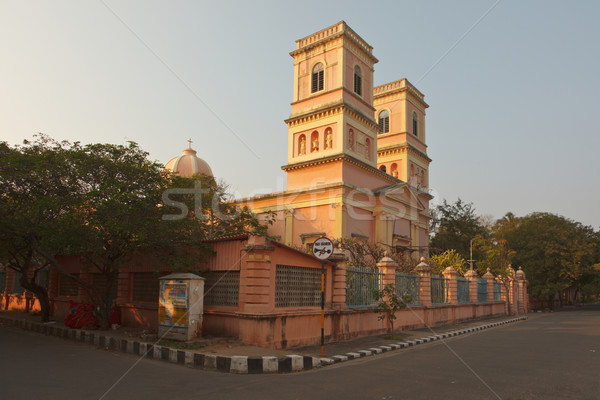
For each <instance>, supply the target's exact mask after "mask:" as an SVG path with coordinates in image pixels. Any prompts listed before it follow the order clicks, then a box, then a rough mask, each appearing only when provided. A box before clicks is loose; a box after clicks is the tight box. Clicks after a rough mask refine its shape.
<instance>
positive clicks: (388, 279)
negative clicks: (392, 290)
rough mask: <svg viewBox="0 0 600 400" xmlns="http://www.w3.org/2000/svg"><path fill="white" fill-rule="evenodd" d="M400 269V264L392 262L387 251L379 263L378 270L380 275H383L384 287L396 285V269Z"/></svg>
mask: <svg viewBox="0 0 600 400" xmlns="http://www.w3.org/2000/svg"><path fill="white" fill-rule="evenodd" d="M397 268H398V263H396V261H394V260H392V259H391V258H390V257H388V256H387V251H386V252H385V254H384V256H383V258H382V259H381V260H379V262H378V263H377V269H379V273H380V274H382V275H383V285H382V286H383V287H385V286H387V285H389V284H392V285H395V284H396V269H397Z"/></svg>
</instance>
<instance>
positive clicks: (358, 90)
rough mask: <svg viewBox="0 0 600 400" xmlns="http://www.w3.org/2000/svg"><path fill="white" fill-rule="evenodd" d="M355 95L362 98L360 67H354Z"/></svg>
mask: <svg viewBox="0 0 600 400" xmlns="http://www.w3.org/2000/svg"><path fill="white" fill-rule="evenodd" d="M354 93H356V94H357V95H359V96H362V76H361V73H360V68H358V65H357V66H356V67H354Z"/></svg>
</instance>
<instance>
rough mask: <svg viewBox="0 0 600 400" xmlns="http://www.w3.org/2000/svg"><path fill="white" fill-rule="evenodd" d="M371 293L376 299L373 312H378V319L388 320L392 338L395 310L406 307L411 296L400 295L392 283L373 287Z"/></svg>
mask: <svg viewBox="0 0 600 400" xmlns="http://www.w3.org/2000/svg"><path fill="white" fill-rule="evenodd" d="M373 295H374V297H375V300H376V301H377V307H376V308H375V309H373V312H374V313H377V314H379V316H378V317H377V319H378V320H380V321H382V320H384V319H387V320H388V322H389V323H390V335H391V336H392V338H393V336H394V321H395V320H396V312H397V311H400V310H403V309H405V308H406V305H407V304H408V303H410V301H411V300H412V299H411V296H410V295H403V296H400V295H399V294H398V293H396V287H395V285H394V284H392V283H390V284H387V285H385V286H384V287H383V289H381V290H379V289H375V290H374V291H373Z"/></svg>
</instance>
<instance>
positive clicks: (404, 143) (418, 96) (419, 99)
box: [373, 79, 431, 191]
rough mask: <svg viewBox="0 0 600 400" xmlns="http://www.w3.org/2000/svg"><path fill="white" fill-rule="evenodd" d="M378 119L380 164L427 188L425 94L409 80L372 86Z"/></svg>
mask: <svg viewBox="0 0 600 400" xmlns="http://www.w3.org/2000/svg"><path fill="white" fill-rule="evenodd" d="M373 97H374V105H375V109H376V111H375V119H376V120H377V122H378V134H377V168H379V170H381V171H383V172H386V173H388V174H390V175H392V176H394V177H395V178H398V179H400V180H402V181H404V182H407V183H408V184H409V185H411V186H413V187H416V188H417V189H421V190H423V191H427V189H428V188H429V163H430V162H431V159H430V158H429V157H428V156H427V145H426V144H425V109H427V108H428V107H429V106H428V105H427V103H425V100H424V95H423V93H421V92H420V91H419V90H417V88H416V87H414V86H413V85H412V84H411V83H410V82H409V81H408V80H406V79H401V80H399V81H395V82H391V83H386V84H385V85H381V86H377V87H376V88H375V89H374V90H373Z"/></svg>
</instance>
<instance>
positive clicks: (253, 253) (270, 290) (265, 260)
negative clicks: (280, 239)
mask: <svg viewBox="0 0 600 400" xmlns="http://www.w3.org/2000/svg"><path fill="white" fill-rule="evenodd" d="M245 250H246V251H247V254H246V256H245V257H244V262H242V265H241V269H240V298H239V310H240V311H241V312H247V313H259V312H271V311H273V309H274V308H275V269H274V268H272V267H271V252H272V251H273V250H274V247H273V246H272V245H271V244H270V243H269V242H268V239H266V238H264V237H262V236H250V237H249V238H248V244H247V245H246V246H245Z"/></svg>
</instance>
